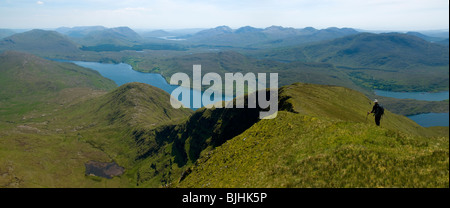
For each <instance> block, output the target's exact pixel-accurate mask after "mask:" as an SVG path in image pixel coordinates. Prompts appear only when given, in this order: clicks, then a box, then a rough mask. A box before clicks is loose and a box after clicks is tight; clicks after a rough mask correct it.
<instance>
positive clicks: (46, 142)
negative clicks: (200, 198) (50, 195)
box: [0, 52, 192, 187]
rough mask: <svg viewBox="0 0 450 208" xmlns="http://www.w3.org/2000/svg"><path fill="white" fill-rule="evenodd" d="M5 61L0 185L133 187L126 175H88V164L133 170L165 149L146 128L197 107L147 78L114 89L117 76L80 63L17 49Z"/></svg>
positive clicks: (171, 120)
mask: <svg viewBox="0 0 450 208" xmlns="http://www.w3.org/2000/svg"><path fill="white" fill-rule="evenodd" d="M0 60H1V62H0V63H1V66H0V69H1V70H0V73H1V76H0V77H1V78H2V80H1V81H0V86H1V89H2V91H1V94H0V97H1V100H0V102H1V105H0V107H1V108H0V138H2V139H1V141H0V171H1V173H2V175H1V176H0V187H132V186H134V185H135V183H136V182H135V180H134V181H133V179H132V178H129V177H127V176H126V175H125V176H122V177H121V176H119V177H115V178H113V179H110V180H109V179H102V178H100V177H97V176H86V175H85V164H86V163H87V162H89V161H98V162H116V163H117V164H118V165H120V166H121V167H124V168H125V169H126V170H128V171H129V170H130V169H131V168H132V167H134V166H136V164H137V163H138V162H139V160H141V158H145V157H147V156H148V155H149V153H151V152H152V150H155V149H158V148H159V144H158V143H157V141H155V140H154V137H151V136H149V135H145V134H142V135H139V134H138V133H139V132H142V131H147V130H151V129H155V128H157V127H158V126H160V125H162V124H166V125H167V124H173V123H174V122H175V123H176V122H180V121H179V120H180V119H181V120H182V119H185V118H186V117H187V116H189V115H191V113H192V112H191V110H189V109H173V108H172V107H171V106H170V103H169V98H170V95H169V94H167V93H166V92H164V91H163V90H160V89H157V88H155V87H152V86H149V85H146V84H141V83H130V84H126V85H123V86H121V87H119V88H116V89H115V90H113V91H110V92H107V91H105V90H112V89H114V88H115V87H116V85H115V84H114V83H113V82H112V81H111V80H108V79H106V78H103V77H101V76H100V75H99V74H98V73H97V72H95V71H92V70H90V69H86V68H82V67H79V66H76V65H74V64H69V63H58V62H52V61H48V60H44V59H41V58H38V57H36V56H33V55H29V54H23V53H18V52H7V53H4V54H2V55H1V57H0ZM42 83H43V84H42ZM16 87H18V88H16ZM18 89H20V90H18Z"/></svg>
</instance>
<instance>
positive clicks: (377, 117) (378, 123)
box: [375, 115, 381, 126]
mask: <svg viewBox="0 0 450 208" xmlns="http://www.w3.org/2000/svg"><path fill="white" fill-rule="evenodd" d="M380 120H381V115H375V123H376V124H377V126H379V125H380Z"/></svg>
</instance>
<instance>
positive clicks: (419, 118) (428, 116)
mask: <svg viewBox="0 0 450 208" xmlns="http://www.w3.org/2000/svg"><path fill="white" fill-rule="evenodd" d="M375 94H376V95H379V96H384V97H393V98H398V99H415V100H426V101H441V100H447V99H449V91H444V92H436V93H429V92H390V91H382V90H375ZM408 118H410V119H411V120H413V121H415V122H416V123H418V124H419V125H421V126H423V127H430V126H449V113H424V114H419V115H413V116H408Z"/></svg>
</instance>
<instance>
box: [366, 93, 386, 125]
mask: <svg viewBox="0 0 450 208" xmlns="http://www.w3.org/2000/svg"><path fill="white" fill-rule="evenodd" d="M373 102H374V103H375V105H373V107H372V111H370V112H367V115H369V114H371V113H373V114H374V115H375V124H377V126H380V120H381V116H383V114H384V108H383V106H381V105H380V104H378V100H377V99H375V100H374V101H373Z"/></svg>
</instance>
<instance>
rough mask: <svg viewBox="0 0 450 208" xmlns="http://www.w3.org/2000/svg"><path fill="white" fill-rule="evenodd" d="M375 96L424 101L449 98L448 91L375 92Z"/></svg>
mask: <svg viewBox="0 0 450 208" xmlns="http://www.w3.org/2000/svg"><path fill="white" fill-rule="evenodd" d="M375 94H376V95H379V96H383V97H393V98H398V99H415V100H426V101H441V100H447V99H448V97H449V91H444V92H433V93H431V92H391V91H383V90H375Z"/></svg>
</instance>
